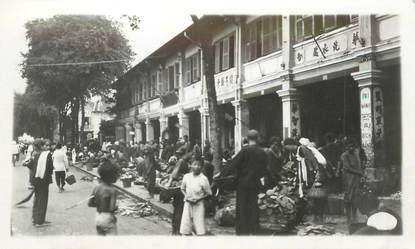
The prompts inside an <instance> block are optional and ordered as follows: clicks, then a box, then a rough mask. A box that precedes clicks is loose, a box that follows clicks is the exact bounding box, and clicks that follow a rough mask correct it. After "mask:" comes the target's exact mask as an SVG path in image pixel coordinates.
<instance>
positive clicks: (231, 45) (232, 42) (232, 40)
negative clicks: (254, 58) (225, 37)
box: [229, 35, 235, 68]
mask: <svg viewBox="0 0 415 249" xmlns="http://www.w3.org/2000/svg"><path fill="white" fill-rule="evenodd" d="M234 65H235V36H234V35H232V36H231V37H230V38H229V67H230V68H232V67H234Z"/></svg>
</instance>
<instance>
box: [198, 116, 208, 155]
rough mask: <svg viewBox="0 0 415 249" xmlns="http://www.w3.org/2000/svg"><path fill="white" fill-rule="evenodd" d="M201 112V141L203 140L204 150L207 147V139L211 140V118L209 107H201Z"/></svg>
mask: <svg viewBox="0 0 415 249" xmlns="http://www.w3.org/2000/svg"><path fill="white" fill-rule="evenodd" d="M199 112H200V125H201V131H202V141H200V142H201V145H202V146H201V147H202V150H203V149H204V147H205V143H206V141H210V139H209V129H210V123H209V122H210V120H209V111H208V109H207V108H200V109H199ZM203 152H204V151H203Z"/></svg>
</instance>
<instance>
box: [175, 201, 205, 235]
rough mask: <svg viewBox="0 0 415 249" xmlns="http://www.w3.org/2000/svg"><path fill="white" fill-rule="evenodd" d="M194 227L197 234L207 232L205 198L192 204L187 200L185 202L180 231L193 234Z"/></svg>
mask: <svg viewBox="0 0 415 249" xmlns="http://www.w3.org/2000/svg"><path fill="white" fill-rule="evenodd" d="M193 227H194V229H195V231H196V234H197V235H204V234H205V233H206V227H205V203H204V201H203V200H201V201H199V202H198V203H196V204H190V203H189V202H187V201H186V202H185V203H184V207H183V215H182V221H181V224H180V233H181V234H185V235H189V234H192V231H193V229H192V228H193Z"/></svg>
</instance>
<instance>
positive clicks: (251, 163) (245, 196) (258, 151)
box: [231, 130, 267, 235]
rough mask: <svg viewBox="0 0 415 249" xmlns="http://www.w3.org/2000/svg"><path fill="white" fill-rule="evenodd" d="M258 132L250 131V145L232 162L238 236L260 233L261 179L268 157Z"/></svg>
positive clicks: (264, 172)
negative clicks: (259, 140)
mask: <svg viewBox="0 0 415 249" xmlns="http://www.w3.org/2000/svg"><path fill="white" fill-rule="evenodd" d="M258 137H259V134H258V131H256V130H250V131H248V136H247V138H248V145H247V146H244V147H243V148H242V150H241V151H240V152H239V153H238V154H237V155H236V156H235V158H234V159H233V160H232V164H231V167H232V168H235V169H236V181H237V182H236V183H237V187H236V221H235V230H236V234H237V235H254V234H258V231H259V209H258V203H257V202H258V193H259V190H260V188H261V180H260V179H261V178H262V177H263V176H264V175H265V174H266V165H267V155H266V153H265V151H264V150H263V149H262V148H261V147H260V146H259V145H258V144H257V142H258Z"/></svg>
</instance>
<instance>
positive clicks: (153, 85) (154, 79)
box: [151, 73, 157, 97]
mask: <svg viewBox="0 0 415 249" xmlns="http://www.w3.org/2000/svg"><path fill="white" fill-rule="evenodd" d="M156 90H157V74H155V73H154V74H152V75H151V97H154V96H156Z"/></svg>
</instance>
